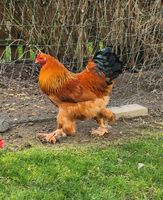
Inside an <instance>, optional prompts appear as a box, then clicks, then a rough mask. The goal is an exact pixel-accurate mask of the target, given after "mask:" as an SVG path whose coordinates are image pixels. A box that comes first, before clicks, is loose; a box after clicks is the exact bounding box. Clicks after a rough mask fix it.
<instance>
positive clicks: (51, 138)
mask: <svg viewBox="0 0 163 200" xmlns="http://www.w3.org/2000/svg"><path fill="white" fill-rule="evenodd" d="M60 137H66V134H65V133H64V132H63V130H62V129H57V130H56V131H54V132H52V133H39V134H38V135H37V138H38V139H39V140H40V141H41V142H42V143H52V144H55V143H56V142H57V141H58V139H59V138H60Z"/></svg>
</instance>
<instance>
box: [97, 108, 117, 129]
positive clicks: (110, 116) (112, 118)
mask: <svg viewBox="0 0 163 200" xmlns="http://www.w3.org/2000/svg"><path fill="white" fill-rule="evenodd" d="M100 115H101V116H102V117H103V118H105V119H107V121H108V122H109V124H111V125H112V124H114V123H115V114H114V113H113V112H112V111H111V110H109V109H108V108H104V109H102V110H101V112H100Z"/></svg>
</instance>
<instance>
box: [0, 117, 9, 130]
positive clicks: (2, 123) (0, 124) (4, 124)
mask: <svg viewBox="0 0 163 200" xmlns="http://www.w3.org/2000/svg"><path fill="white" fill-rule="evenodd" d="M10 128H11V126H10V123H9V121H8V120H7V119H5V118H3V117H2V118H1V117H0V133H4V132H6V131H8V130H9V129H10Z"/></svg>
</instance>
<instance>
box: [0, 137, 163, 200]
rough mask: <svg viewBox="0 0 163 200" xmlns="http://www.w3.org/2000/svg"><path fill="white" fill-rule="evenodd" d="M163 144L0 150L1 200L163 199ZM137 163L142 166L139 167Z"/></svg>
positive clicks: (151, 141) (142, 142)
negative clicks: (15, 150)
mask: <svg viewBox="0 0 163 200" xmlns="http://www.w3.org/2000/svg"><path fill="white" fill-rule="evenodd" d="M162 149H163V140H162V138H161V137H150V138H146V139H142V140H137V141H132V142H128V143H126V144H121V145H111V146H108V145H103V146H101V147H99V145H98V144H95V145H76V146H68V145H66V146H64V147H61V146H58V147H57V146H56V147H54V148H47V147H44V146H43V147H42V148H38V147H35V148H32V149H28V150H24V151H18V152H8V151H1V152H0V199H5V200H6V199H7V200H8V199H9V200H24V199H27V200H28V199H30V200H37V199H38V200H42V199H46V200H58V199H59V200H61V199H66V200H67V199H71V200H73V199H74V200H78V199H79V200H101V199H102V200H119V199H121V200H125V199H126V200H132V199H138V200H141V199H144V200H148V199H152V200H159V199H160V200H161V199H163V150H162ZM139 163H143V164H144V166H143V167H142V168H140V169H138V166H139Z"/></svg>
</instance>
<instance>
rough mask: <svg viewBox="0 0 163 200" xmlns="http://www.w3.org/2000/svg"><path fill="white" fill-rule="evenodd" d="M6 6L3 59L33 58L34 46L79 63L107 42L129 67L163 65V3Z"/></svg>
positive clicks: (125, 0) (0, 44)
mask: <svg viewBox="0 0 163 200" xmlns="http://www.w3.org/2000/svg"><path fill="white" fill-rule="evenodd" d="M4 2H5V3H2V1H1V2H0V59H3V60H18V59H19V58H20V56H21V59H26V60H30V59H32V57H31V54H32V49H33V48H32V45H34V46H37V47H38V48H41V49H42V50H43V51H45V52H48V53H51V54H52V55H54V56H57V57H58V58H60V59H62V60H63V61H66V62H76V60H77V64H79V65H80V63H81V62H82V61H83V57H88V56H89V55H90V54H92V53H94V52H95V51H96V50H97V49H98V48H101V47H103V46H105V44H106V41H108V42H109V44H110V45H111V46H113V49H114V51H115V52H116V53H118V54H119V55H120V57H121V59H122V60H123V61H124V62H126V63H127V64H128V66H129V67H130V66H140V65H147V64H151V63H152V65H153V64H158V63H159V60H160V54H161V48H162V47H161V24H162V16H161V2H162V1H161V0H155V1H153V0H148V1H143V0H118V1H114V0H108V1H103V0H100V1H92V0H70V1H65V0H63V1H59V0H56V1H42V0H38V1H37V4H36V1H24V0H19V1H14V0H10V1H4ZM19 60H20V59H19ZM156 60H157V62H156Z"/></svg>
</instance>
